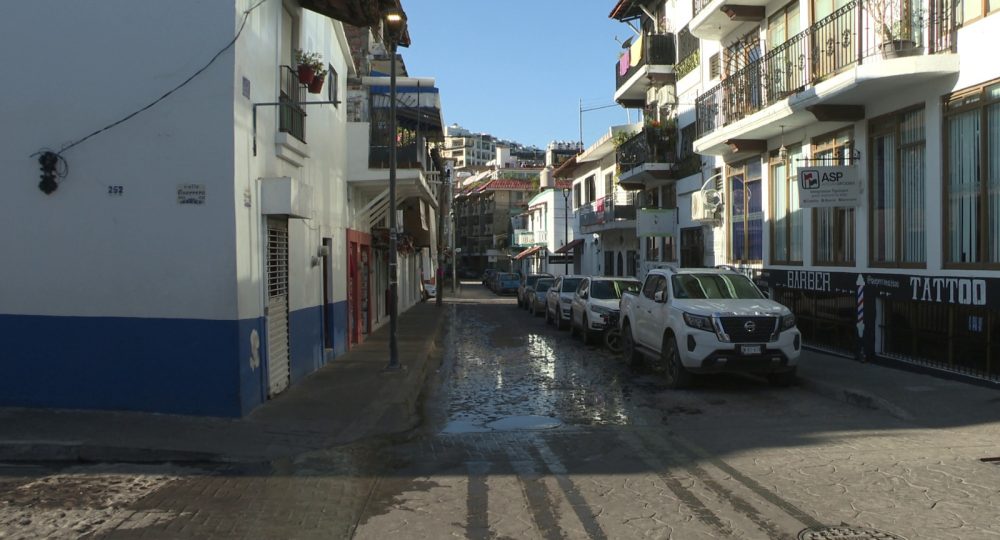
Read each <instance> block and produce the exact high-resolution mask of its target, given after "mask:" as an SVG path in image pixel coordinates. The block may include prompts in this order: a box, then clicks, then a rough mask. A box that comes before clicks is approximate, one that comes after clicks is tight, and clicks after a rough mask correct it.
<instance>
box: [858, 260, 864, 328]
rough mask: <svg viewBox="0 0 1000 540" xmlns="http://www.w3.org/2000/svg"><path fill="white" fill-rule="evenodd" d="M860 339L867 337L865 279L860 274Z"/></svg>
mask: <svg viewBox="0 0 1000 540" xmlns="http://www.w3.org/2000/svg"><path fill="white" fill-rule="evenodd" d="M857 284H858V337H859V338H863V337H864V336H865V278H864V276H862V275H861V274H858V281H857Z"/></svg>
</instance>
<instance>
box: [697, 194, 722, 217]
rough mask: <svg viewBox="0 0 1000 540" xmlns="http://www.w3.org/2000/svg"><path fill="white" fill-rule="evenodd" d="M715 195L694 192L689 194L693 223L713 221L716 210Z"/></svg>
mask: <svg viewBox="0 0 1000 540" xmlns="http://www.w3.org/2000/svg"><path fill="white" fill-rule="evenodd" d="M717 196H718V195H717V194H716V193H706V192H704V191H695V192H694V193H692V194H691V219H692V220H693V221H701V222H711V221H715V212H716V210H717V209H718V201H717V199H716V198H717Z"/></svg>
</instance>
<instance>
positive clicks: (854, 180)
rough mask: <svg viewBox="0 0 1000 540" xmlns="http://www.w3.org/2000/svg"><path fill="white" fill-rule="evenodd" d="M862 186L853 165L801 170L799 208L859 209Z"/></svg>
mask: <svg viewBox="0 0 1000 540" xmlns="http://www.w3.org/2000/svg"><path fill="white" fill-rule="evenodd" d="M860 204H861V185H860V183H859V181H858V173H857V169H856V168H855V167H854V166H853V165H841V166H833V167H805V168H802V169H799V206H800V207H802V208H831V207H852V208H853V207H857V206H859V205H860Z"/></svg>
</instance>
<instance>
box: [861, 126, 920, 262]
mask: <svg viewBox="0 0 1000 540" xmlns="http://www.w3.org/2000/svg"><path fill="white" fill-rule="evenodd" d="M868 136H869V140H870V144H871V149H870V150H869V153H870V155H871V159H870V160H869V162H870V167H871V169H870V179H871V189H870V190H869V194H870V200H869V208H871V218H870V221H871V227H870V228H871V234H870V240H869V241H870V242H871V261H872V265H873V266H882V265H884V266H893V267H899V266H923V265H924V263H925V262H926V260H927V259H926V241H925V238H926V231H925V229H924V224H925V222H926V217H925V209H926V206H925V199H924V192H925V189H926V188H925V185H924V182H925V172H924V168H925V167H924V153H925V152H924V110H923V109H922V108H921V109H917V110H912V111H906V112H902V113H893V114H890V115H886V116H883V117H881V118H878V119H876V120H873V121H872V122H871V124H870V125H869V135H868Z"/></svg>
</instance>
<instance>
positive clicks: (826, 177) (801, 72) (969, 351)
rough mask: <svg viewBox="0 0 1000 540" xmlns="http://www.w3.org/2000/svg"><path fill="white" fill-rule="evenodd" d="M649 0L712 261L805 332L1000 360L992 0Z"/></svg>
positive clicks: (878, 354) (925, 363)
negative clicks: (667, 58)
mask: <svg viewBox="0 0 1000 540" xmlns="http://www.w3.org/2000/svg"><path fill="white" fill-rule="evenodd" d="M638 4H639V2H630V1H628V0H623V1H622V2H620V3H619V6H618V7H616V9H619V8H620V9H622V10H624V9H631V8H633V7H634V6H636V5H638ZM651 4H652V3H647V4H646V6H647V7H649V6H651ZM657 4H658V3H657ZM665 6H666V9H665V19H666V20H668V21H669V24H670V25H671V27H672V28H671V29H672V30H673V31H675V32H677V34H678V36H684V37H685V38H686V39H687V41H686V43H687V44H688V45H684V46H682V45H681V43H682V41H684V40H681V39H678V40H677V43H678V50H679V54H678V58H677V64H676V65H677V67H678V68H679V70H680V68H681V67H682V66H683V70H684V74H680V73H678V79H677V82H676V84H677V93H678V123H679V124H680V127H681V129H682V130H683V129H684V127H685V126H687V125H688V124H689V123H690V120H691V119H692V117H693V119H694V120H695V132H694V136H693V139H694V140H693V145H692V146H693V150H694V151H695V152H696V153H698V154H700V155H701V156H702V157H703V160H704V167H703V169H702V174H701V179H700V180H701V182H700V183H698V182H696V181H695V180H694V179H691V180H687V179H684V180H681V181H679V182H678V184H677V186H678V187H677V192H678V196H682V194H684V193H685V192H687V191H688V190H695V189H696V188H695V185H696V184H699V185H698V187H697V189H696V191H691V193H697V195H696V198H697V201H698V202H697V204H694V205H692V206H688V205H686V204H684V203H682V202H680V201H679V202H678V210H679V211H680V212H681V217H680V222H681V223H682V227H683V222H684V218H685V216H684V212H685V208H690V209H692V210H698V211H697V212H692V214H691V215H692V218H694V217H695V214H697V215H698V217H700V218H701V219H702V220H703V222H704V223H707V224H710V225H711V226H712V232H713V236H714V237H713V238H711V239H708V238H706V239H705V244H706V251H707V250H708V249H711V248H709V247H708V246H712V247H714V250H715V257H714V259H715V261H714V262H716V263H717V264H719V263H724V264H731V265H734V266H738V267H742V268H744V269H746V271H747V272H748V273H749V274H751V275H753V276H754V277H755V278H756V279H757V280H758V282H759V284H760V285H761V286H762V287H765V288H767V289H770V291H771V293H772V295H773V297H774V298H776V299H777V300H779V301H781V302H783V303H785V304H786V305H788V306H789V307H791V308H792V309H793V311H794V312H795V313H796V315H797V317H798V326H799V328H800V329H801V330H802V332H803V337H804V339H805V342H806V344H808V345H810V346H813V347H817V348H822V349H826V350H830V351H835V352H840V353H844V354H847V355H852V356H863V357H864V358H866V359H869V360H878V361H881V362H885V363H889V364H900V365H905V366H911V367H912V366H916V367H919V368H921V369H923V368H930V369H932V370H935V371H946V372H951V373H958V374H962V375H964V376H969V377H972V378H976V379H981V380H987V381H993V382H996V381H998V380H1000V351H998V349H997V347H996V346H995V345H994V342H995V341H996V337H995V336H996V335H997V333H998V332H1000V326H998V325H997V323H996V321H998V320H1000V318H998V316H1000V312H998V311H997V310H996V308H992V307H991V306H994V305H996V304H995V303H994V299H997V298H1000V296H997V295H998V294H1000V281H997V278H998V274H997V271H998V270H1000V255H998V254H1000V249H995V248H996V246H995V245H994V244H996V240H995V239H996V238H1000V217H998V216H997V212H996V209H995V208H994V206H995V205H993V204H992V200H993V198H995V197H994V196H993V193H994V192H995V191H996V190H995V189H994V187H995V186H998V185H1000V173H997V170H1000V169H997V168H996V167H995V166H994V164H995V163H998V162H1000V157H998V156H1000V146H998V141H1000V67H998V66H997V64H996V62H992V61H991V59H990V54H991V46H992V44H994V43H995V35H996V33H997V31H998V30H1000V22H997V21H998V20H1000V19H997V18H996V17H992V16H991V15H992V14H994V13H995V12H996V11H997V6H996V5H994V4H991V3H990V2H983V1H976V0H970V1H966V2H960V3H957V4H952V3H945V2H938V1H934V0H928V1H922V2H921V1H918V2H902V1H897V0H855V1H843V2H833V3H829V2H827V3H823V2H791V3H788V2H783V1H782V2H777V1H775V2H771V3H767V2H764V3H760V2H748V3H746V4H733V3H732V2H728V1H725V0H698V1H696V2H694V4H693V5H691V4H687V5H683V4H675V3H666V4H665ZM692 38H697V41H698V43H697V46H696V47H694V48H691V47H690V43H692V41H691V40H692ZM685 47H687V50H686V51H683V52H682V51H681V49H684V48H685ZM695 50H696V52H695ZM688 64H691V65H688ZM692 109H693V110H692ZM682 138H683V135H682ZM706 207H708V209H709V210H710V211H706V210H705V208H706ZM706 230H707V229H706ZM682 242H683V240H682ZM682 250H683V248H682ZM707 262H708V258H707V257H706V263H707Z"/></svg>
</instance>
